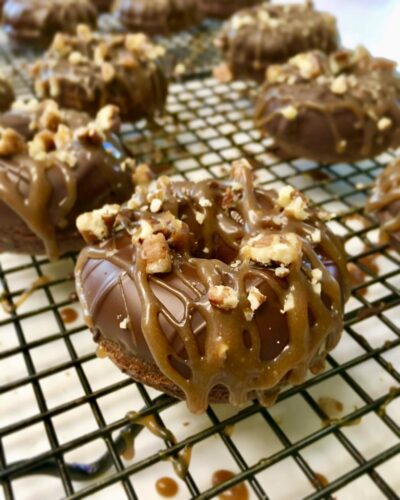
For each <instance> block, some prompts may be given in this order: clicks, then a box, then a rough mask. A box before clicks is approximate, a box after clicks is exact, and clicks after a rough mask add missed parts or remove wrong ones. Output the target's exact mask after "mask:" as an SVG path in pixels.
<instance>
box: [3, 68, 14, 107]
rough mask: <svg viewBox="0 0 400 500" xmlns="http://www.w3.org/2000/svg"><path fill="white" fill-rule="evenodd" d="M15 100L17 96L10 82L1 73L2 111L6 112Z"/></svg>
mask: <svg viewBox="0 0 400 500" xmlns="http://www.w3.org/2000/svg"><path fill="white" fill-rule="evenodd" d="M14 99H15V94H14V90H13V88H12V87H11V84H10V82H9V81H8V79H7V78H6V77H5V76H4V75H2V74H1V73H0V111H6V110H7V109H8V108H9V107H10V106H11V103H12V102H13V101H14Z"/></svg>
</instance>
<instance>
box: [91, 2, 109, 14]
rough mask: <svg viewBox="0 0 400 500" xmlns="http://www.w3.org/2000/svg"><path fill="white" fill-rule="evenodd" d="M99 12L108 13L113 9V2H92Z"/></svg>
mask: <svg viewBox="0 0 400 500" xmlns="http://www.w3.org/2000/svg"><path fill="white" fill-rule="evenodd" d="M91 2H92V3H93V4H94V6H95V7H96V9H97V10H98V11H99V12H108V11H109V10H110V9H111V5H112V3H113V0H91Z"/></svg>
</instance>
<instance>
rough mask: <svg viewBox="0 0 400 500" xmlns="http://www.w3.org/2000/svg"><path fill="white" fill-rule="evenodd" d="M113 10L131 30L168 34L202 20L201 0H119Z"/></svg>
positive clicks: (150, 33)
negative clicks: (199, 3) (199, 1)
mask: <svg viewBox="0 0 400 500" xmlns="http://www.w3.org/2000/svg"><path fill="white" fill-rule="evenodd" d="M113 12H114V13H115V15H116V16H117V18H118V19H119V20H120V22H121V23H122V24H123V26H124V27H125V28H126V29H127V30H130V31H133V32H134V31H141V32H144V33H147V34H148V35H167V34H170V33H173V32H175V31H182V30H185V29H187V28H190V27H191V26H195V25H197V24H199V22H200V21H201V16H200V11H199V6H198V0H161V1H160V0H117V1H116V2H115V4H114V7H113Z"/></svg>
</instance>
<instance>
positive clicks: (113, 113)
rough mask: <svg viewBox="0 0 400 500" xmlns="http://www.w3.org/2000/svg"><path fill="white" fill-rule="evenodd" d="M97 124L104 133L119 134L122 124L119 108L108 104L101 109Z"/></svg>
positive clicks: (97, 116)
mask: <svg viewBox="0 0 400 500" xmlns="http://www.w3.org/2000/svg"><path fill="white" fill-rule="evenodd" d="M95 124H96V127H97V128H98V129H99V130H101V131H102V132H107V131H115V132H117V131H118V129H119V127H120V124H121V121H120V113H119V108H118V106H115V105H114V104H108V105H107V106H104V107H103V108H101V109H100V111H99V112H98V113H97V115H96V120H95Z"/></svg>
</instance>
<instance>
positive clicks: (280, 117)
mask: <svg viewBox="0 0 400 500" xmlns="http://www.w3.org/2000/svg"><path fill="white" fill-rule="evenodd" d="M394 68H395V64H394V63H391V62H390V61H387V60H384V59H376V58H373V57H372V56H371V55H370V54H369V53H368V52H367V51H366V50H365V49H363V48H359V49H357V50H356V51H354V52H352V51H340V52H336V53H334V54H331V55H330V56H327V55H325V54H323V53H321V52H309V53H305V54H299V55H298V56H296V57H294V58H293V59H291V60H290V61H289V62H288V63H287V64H285V65H282V66H271V67H270V68H269V70H268V75H267V81H266V83H265V84H264V86H263V88H262V89H261V91H260V94H259V97H258V100H257V103H256V112H255V124H256V126H257V127H258V128H259V129H260V130H261V131H262V132H264V133H267V134H268V135H270V136H271V137H273V139H274V141H275V142H276V143H277V145H278V146H279V147H280V148H281V149H282V150H283V151H285V152H287V154H290V155H291V156H292V157H295V156H298V157H304V158H309V159H312V160H315V161H318V162H323V163H334V162H343V161H346V162H348V161H357V160H360V159H363V158H370V157H373V156H376V155H378V154H380V153H381V152H383V151H385V150H387V149H388V148H390V147H397V146H398V145H399V144H400V128H399V127H400V106H399V105H400V101H399V98H400V85H399V79H398V78H397V76H396V74H395V73H394Z"/></svg>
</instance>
